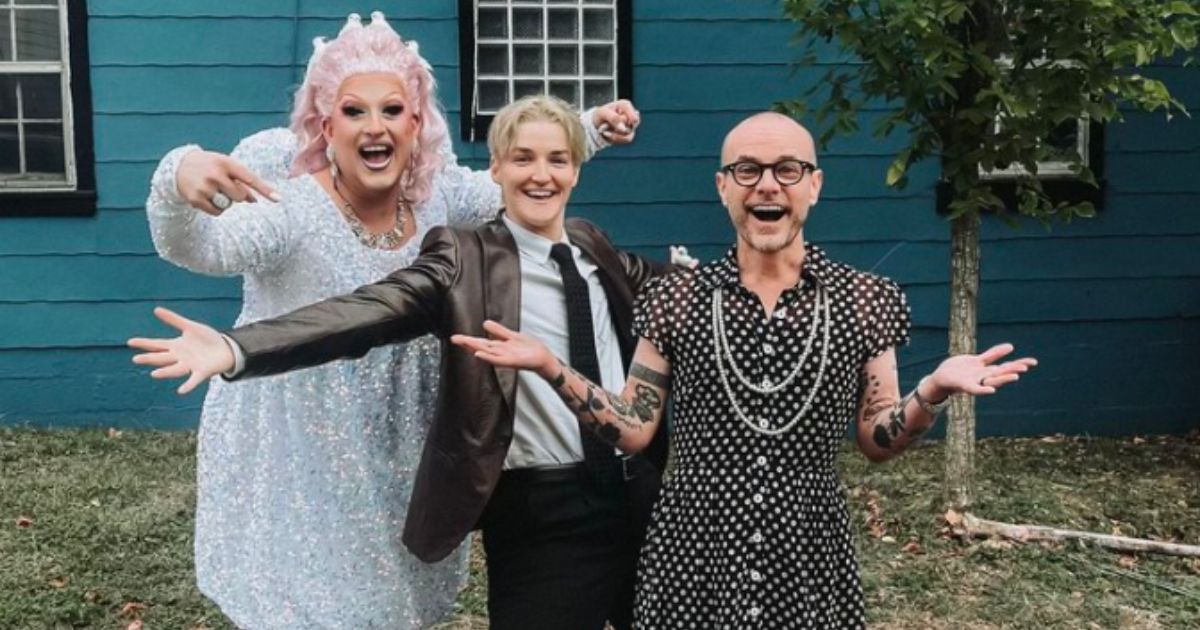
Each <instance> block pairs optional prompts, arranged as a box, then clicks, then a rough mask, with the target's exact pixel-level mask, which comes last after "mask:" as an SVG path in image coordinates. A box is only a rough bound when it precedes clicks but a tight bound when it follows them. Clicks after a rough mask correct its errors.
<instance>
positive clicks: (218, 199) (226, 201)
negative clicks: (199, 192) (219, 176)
mask: <svg viewBox="0 0 1200 630" xmlns="http://www.w3.org/2000/svg"><path fill="white" fill-rule="evenodd" d="M209 201H211V202H212V205H213V206H215V207H216V208H217V210H228V209H229V206H232V205H233V200H232V199H230V198H229V195H226V194H225V193H223V192H221V191H219V190H218V191H217V192H216V193H215V194H214V195H213V196H212V199H210V200H209Z"/></svg>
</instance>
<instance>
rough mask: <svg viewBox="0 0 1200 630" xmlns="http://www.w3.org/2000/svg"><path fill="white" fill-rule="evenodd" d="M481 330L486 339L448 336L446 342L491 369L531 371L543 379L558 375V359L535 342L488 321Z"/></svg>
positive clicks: (468, 336) (543, 346)
mask: <svg viewBox="0 0 1200 630" xmlns="http://www.w3.org/2000/svg"><path fill="white" fill-rule="evenodd" d="M483 330H484V331H485V332H487V334H488V335H489V337H490V338H484V337H472V336H471V335H451V337H450V342H451V343H453V344H454V345H456V346H459V347H461V348H465V349H467V350H468V351H470V352H473V353H475V357H476V358H479V359H482V360H484V361H487V362H488V363H491V364H492V365H495V366H499V367H509V368H516V369H518V370H532V371H535V372H537V373H538V374H541V375H542V376H543V377H546V378H550V377H552V376H554V374H557V373H558V371H559V367H558V359H556V358H555V357H554V355H553V354H551V352H550V351H549V350H548V349H546V346H545V345H544V344H542V342H540V341H538V340H537V339H534V338H533V337H530V336H529V335H522V334H521V333H519V332H516V331H514V330H509V329H508V328H505V327H504V326H503V325H501V324H500V323H498V322H494V321H491V320H488V321H485V322H483Z"/></svg>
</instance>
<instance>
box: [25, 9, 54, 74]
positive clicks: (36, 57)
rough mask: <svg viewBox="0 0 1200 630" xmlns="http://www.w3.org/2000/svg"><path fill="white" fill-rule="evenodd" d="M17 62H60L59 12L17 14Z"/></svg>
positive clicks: (43, 11)
mask: <svg viewBox="0 0 1200 630" xmlns="http://www.w3.org/2000/svg"><path fill="white" fill-rule="evenodd" d="M16 17H17V51H16V58H17V61H58V60H59V59H61V58H62V55H61V53H62V51H61V50H60V44H59V37H58V36H59V30H58V10H57V9H26V10H22V11H17V12H16Z"/></svg>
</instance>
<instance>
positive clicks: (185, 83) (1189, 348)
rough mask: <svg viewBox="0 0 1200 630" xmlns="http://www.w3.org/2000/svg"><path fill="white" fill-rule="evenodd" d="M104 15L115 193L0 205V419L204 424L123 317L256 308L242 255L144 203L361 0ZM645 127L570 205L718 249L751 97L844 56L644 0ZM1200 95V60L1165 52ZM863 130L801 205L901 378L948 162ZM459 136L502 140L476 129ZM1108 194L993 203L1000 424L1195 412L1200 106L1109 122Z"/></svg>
mask: <svg viewBox="0 0 1200 630" xmlns="http://www.w3.org/2000/svg"><path fill="white" fill-rule="evenodd" d="M375 4H376V5H380V6H381V8H382V9H383V10H384V11H385V12H386V13H387V14H388V16H389V19H390V20H391V22H392V23H393V25H394V26H396V28H397V29H398V30H399V31H400V32H401V33H402V34H404V35H405V36H406V37H410V38H413V39H416V40H418V41H419V42H420V44H421V52H422V53H423V54H424V55H425V56H426V57H427V58H428V59H429V60H430V61H431V63H432V64H433V65H434V68H435V72H436V74H437V77H438V80H439V85H440V89H441V94H442V100H443V102H444V104H445V106H446V109H447V112H448V114H449V119H450V121H451V125H452V127H455V128H457V125H458V121H459V96H458V91H459V90H458V85H459V80H458V59H457V58H458V35H457V33H458V22H457V3H456V2H451V1H449V0H441V1H438V0H403V1H400V0H391V1H389V2H384V1H380V2H376V3H375ZM88 6H89V10H90V28H91V31H90V38H91V61H92V86H93V98H94V105H95V139H96V158H97V183H98V186H99V194H100V210H99V211H98V213H97V214H96V216H95V217H93V218H85V219H65V218H64V219H0V269H3V270H4V273H0V331H3V333H2V334H0V423H18V422H31V423H35V424H41V425H56V426H62V425H73V424H87V425H101V426H107V425H113V426H153V427H162V428H185V427H192V426H194V425H195V422H196V419H197V416H198V408H199V405H200V403H201V400H202V398H201V396H199V395H197V394H193V395H191V396H188V397H183V398H180V397H177V396H175V394H174V393H173V388H172V387H170V386H168V385H166V384H163V383H157V382H153V381H151V380H150V379H149V378H147V377H146V376H145V375H144V372H145V371H144V370H142V369H137V368H135V366H133V365H132V364H130V363H129V357H130V354H131V353H130V352H129V351H128V350H126V349H125V348H124V347H123V342H124V340H125V339H126V338H127V337H129V336H132V335H135V334H148V333H153V332H163V333H165V332H166V329H165V328H163V327H161V326H159V325H158V324H157V323H156V322H155V321H154V320H153V318H152V317H151V315H150V311H151V308H152V307H153V306H154V305H156V304H163V305H166V306H169V307H171V308H175V309H178V310H180V311H181V312H183V313H184V314H186V315H188V316H193V317H196V318H198V319H202V320H205V321H209V322H213V323H216V324H220V325H227V324H229V323H231V322H232V321H233V319H234V317H235V315H236V313H237V309H238V304H239V301H238V296H239V292H240V284H239V283H238V281H237V280H236V279H219V278H205V277H201V276H197V275H194V274H191V273H188V272H186V271H183V270H179V269H176V268H174V267H172V266H171V265H169V264H167V263H165V262H162V261H160V260H158V258H157V256H156V255H155V253H154V250H153V247H152V245H151V243H150V241H149V237H148V232H147V228H146V224H145V216H144V210H143V208H142V204H143V203H144V200H145V196H146V191H147V185H148V180H149V177H150V174H151V173H152V171H153V168H154V166H155V164H156V163H157V160H158V158H159V157H160V156H161V155H162V154H163V153H165V152H166V151H167V150H168V149H170V148H171V147H173V146H177V145H179V144H183V143H186V142H198V143H200V144H202V145H204V146H206V147H211V148H214V149H223V150H228V149H230V148H232V146H233V144H234V143H235V142H236V140H237V138H239V137H241V136H243V135H245V134H247V133H249V132H251V131H253V130H256V129H260V128H263V127H267V126H272V125H278V124H283V123H284V122H285V120H286V118H285V114H286V111H287V110H288V108H289V105H290V104H289V94H290V92H291V90H292V89H293V88H294V86H295V85H296V84H297V83H298V81H299V78H300V77H301V75H302V72H303V69H304V68H303V66H304V63H305V62H306V61H307V58H308V54H309V52H310V50H311V47H310V42H311V39H312V37H313V36H314V35H316V34H330V35H332V34H333V33H335V32H336V30H337V28H338V27H339V26H340V24H341V21H342V19H344V16H345V14H346V13H348V12H350V11H352V10H358V11H360V12H363V13H365V12H367V11H369V9H370V7H369V6H361V5H360V4H359V3H355V2H346V1H342V0H337V1H329V0H324V1H318V0H295V1H293V0H280V1H276V2H265V1H260V2H243V1H235V0H218V1H214V0H206V1H205V2H186V3H185V2H170V3H167V2H159V3H146V2H139V1H135V0H92V1H91V2H89V5H88ZM633 7H634V9H633V10H634V47H633V67H634V80H633V90H634V101H635V103H636V104H637V106H638V107H639V108H640V109H641V111H642V114H643V120H644V123H643V125H642V127H641V128H640V130H639V133H638V138H637V142H636V143H635V144H634V145H632V146H629V147H621V148H616V149H611V150H608V151H605V152H604V153H602V154H601V155H600V156H598V157H597V158H596V159H595V160H594V161H593V162H592V163H590V164H589V165H588V166H587V167H586V168H585V169H584V171H583V176H582V179H581V184H580V186H579V188H578V189H577V190H576V192H575V194H574V196H573V199H572V205H571V209H570V213H572V214H575V215H578V216H584V217H588V218H590V219H593V220H595V221H597V222H598V223H600V224H601V225H602V226H603V227H605V228H606V229H607V230H608V232H609V233H610V235H611V236H612V237H613V238H614V240H615V241H617V243H619V244H620V245H622V246H624V247H627V248H630V249H632V250H634V251H638V252H640V253H644V254H647V255H650V256H654V257H657V258H662V257H664V256H665V250H666V246H667V245H668V244H683V245H687V246H689V247H690V248H691V249H692V251H693V253H695V254H698V255H699V256H700V257H701V258H704V259H708V258H711V257H714V256H717V255H720V254H721V253H722V252H723V251H724V250H725V248H726V247H728V245H729V243H731V242H732V238H733V237H732V232H731V230H730V228H729V224H728V220H727V218H726V216H725V215H724V210H723V208H722V207H721V206H720V205H719V204H718V203H716V194H715V191H714V189H713V172H714V171H715V169H716V167H717V154H718V150H719V146H720V142H721V139H722V137H723V135H724V133H725V132H726V131H727V130H728V129H729V128H730V127H731V126H732V125H733V124H734V123H735V122H736V121H738V120H739V119H741V118H743V117H744V116H746V115H748V114H750V113H753V112H756V111H760V110H762V109H765V108H767V107H769V106H770V104H771V103H772V102H775V101H778V100H783V99H789V98H795V97H797V96H799V95H800V94H802V93H803V90H804V89H805V88H806V87H807V86H808V85H811V84H813V83H814V82H816V81H819V80H820V77H821V76H822V74H823V73H824V70H825V68H823V67H821V65H828V64H835V63H844V62H845V60H844V59H841V58H840V57H839V56H838V55H837V54H836V52H835V51H833V50H832V49H830V48H829V47H820V48H819V49H818V50H819V60H820V65H818V67H816V68H800V69H798V68H794V67H793V66H792V65H791V62H792V61H793V60H794V59H795V58H796V57H797V56H798V51H797V49H795V48H790V47H788V42H789V40H790V39H791V38H792V35H793V30H794V29H793V27H792V25H791V24H789V23H787V22H784V21H782V20H781V19H780V18H779V17H778V16H779V7H778V3H777V2H774V1H768V0H745V1H742V2H727V1H722V0H690V1H689V0H653V1H652V0H634V2H633ZM1151 71H1152V72H1154V73H1157V74H1160V75H1161V76H1163V77H1164V78H1166V79H1167V80H1168V84H1169V85H1170V86H1171V87H1172V89H1173V90H1174V92H1175V93H1176V94H1177V96H1178V97H1179V98H1180V99H1181V100H1182V101H1183V102H1184V103H1185V104H1186V105H1188V106H1189V107H1190V108H1192V109H1193V110H1195V109H1200V73H1198V72H1197V70H1196V69H1195V68H1182V67H1178V66H1168V67H1159V68H1154V69H1152V70H1151ZM886 111H887V105H886V104H882V103H880V104H876V105H875V106H873V107H871V108H868V111H866V112H865V113H864V114H863V120H862V127H863V128H864V129H865V130H866V131H864V132H861V133H858V134H855V135H851V136H846V137H842V138H839V139H837V140H835V141H834V142H833V143H832V144H831V146H829V147H828V148H827V149H826V150H825V151H823V152H822V155H821V159H820V161H821V166H822V167H823V169H824V170H825V176H826V187H825V190H824V193H823V194H822V199H821V202H820V204H819V205H818V206H816V207H815V208H814V209H813V213H812V216H811V220H810V222H809V224H808V226H807V227H806V229H805V236H806V238H807V239H808V240H810V241H812V242H815V243H818V244H820V245H822V246H824V247H825V248H826V249H827V250H828V251H829V252H830V253H831V254H832V255H833V256H834V257H836V258H840V259H842V260H844V261H846V262H849V263H851V264H853V265H855V266H857V267H860V268H863V269H872V270H874V271H876V272H878V273H882V274H885V275H888V276H890V277H892V278H894V279H895V280H897V281H898V282H900V283H901V284H902V285H903V286H904V287H905V289H906V291H907V293H908V297H909V301H910V303H911V305H912V309H913V316H914V323H915V329H914V341H913V343H912V345H911V346H909V347H908V348H905V349H903V350H902V351H901V353H900V357H901V368H902V380H903V381H904V384H905V386H906V387H907V386H908V385H909V384H911V383H913V382H915V380H916V378H917V377H919V376H920V375H921V374H923V373H925V372H927V371H929V370H931V369H932V368H933V366H935V365H936V363H937V361H938V360H940V358H941V357H942V356H943V355H944V352H945V346H946V343H945V338H946V321H947V302H948V293H947V278H948V264H949V263H948V236H949V229H948V225H947V224H946V223H945V221H944V220H943V219H942V218H941V217H939V216H938V215H937V213H936V212H935V200H934V197H935V196H934V180H935V178H936V173H937V167H936V164H934V163H931V162H929V163H923V164H920V165H918V166H917V167H916V168H915V170H914V171H913V172H912V174H911V180H912V181H911V183H910V185H909V186H908V187H907V188H906V189H905V190H903V191H893V190H889V189H887V188H886V187H885V186H884V185H883V174H884V171H885V169H886V168H887V165H888V164H889V163H890V160H891V158H892V156H894V154H895V151H896V149H897V147H898V146H899V145H900V142H901V141H902V140H903V137H902V136H900V135H899V134H897V135H894V136H893V137H890V138H884V139H877V138H875V137H873V136H872V135H871V134H870V133H869V130H870V129H871V126H872V121H873V120H874V119H876V118H878V117H879V116H881V115H882V114H883V113H884V112H886ZM454 137H455V139H456V140H455V142H456V150H457V152H458V154H459V156H460V158H461V159H462V160H463V161H464V162H467V163H469V164H474V165H476V166H482V165H484V164H486V148H485V147H484V146H483V145H482V144H464V143H462V142H461V141H459V140H458V138H459V137H460V136H459V134H457V133H455V134H454ZM1105 162H1106V176H1107V180H1108V185H1107V197H1106V199H1105V203H1104V209H1103V210H1101V212H1100V214H1099V216H1098V217H1097V218H1096V219H1094V220H1079V221H1076V222H1075V223H1072V224H1070V225H1058V226H1054V229H1053V230H1052V231H1048V230H1046V229H1044V228H1042V227H1041V226H1039V225H1037V224H1033V225H1022V226H1020V227H1018V228H1012V227H1009V226H1007V225H1004V224H1003V223H1002V222H1000V221H998V220H996V219H995V218H988V219H986V220H985V224H984V230H983V233H984V243H983V272H982V273H983V286H982V291H981V296H980V332H979V336H980V345H981V346H986V345H988V344H991V343H994V342H998V341H1001V340H1011V341H1013V342H1015V343H1016V344H1017V345H1018V348H1020V349H1021V350H1022V351H1024V352H1029V353H1033V354H1036V355H1037V356H1038V357H1039V358H1040V359H1041V360H1042V365H1041V367H1039V368H1038V370H1037V371H1036V372H1035V373H1034V374H1031V375H1030V376H1029V377H1028V378H1026V379H1025V380H1024V381H1023V382H1022V383H1021V384H1020V388H1019V389H1017V388H1014V389H1013V390H1011V391H1008V392H1004V393H1003V394H1001V395H1000V396H997V397H995V398H994V399H990V400H985V401H981V403H980V406H979V412H980V433H981V434H985V435H986V434H1037V433H1051V432H1069V433H1131V432H1151V431H1177V430H1184V429H1187V428H1190V427H1195V426H1197V425H1198V424H1200V420H1197V418H1196V414H1195V413H1194V412H1193V411H1192V410H1193V409H1195V408H1196V406H1197V404H1196V403H1198V402H1200V393H1198V392H1200V389H1198V388H1196V387H1194V386H1192V382H1193V381H1195V380H1196V378H1197V377H1198V376H1200V367H1197V365H1196V363H1197V362H1196V361H1195V359H1194V357H1196V356H1197V350H1200V348H1198V347H1197V346H1198V345H1200V290H1198V289H1200V253H1197V252H1198V251H1200V204H1198V202H1200V178H1197V177H1196V176H1195V173H1197V172H1200V122H1197V121H1195V120H1192V119H1188V118H1185V117H1176V118H1174V119H1173V120H1171V121H1170V122H1167V121H1166V120H1165V119H1164V117H1163V116H1162V115H1161V114H1156V115H1150V114H1140V113H1133V112H1130V113H1129V114H1128V115H1127V118H1126V121H1125V122H1123V123H1119V124H1113V125H1110V126H1109V128H1108V129H1107V132H1106V137H1105Z"/></svg>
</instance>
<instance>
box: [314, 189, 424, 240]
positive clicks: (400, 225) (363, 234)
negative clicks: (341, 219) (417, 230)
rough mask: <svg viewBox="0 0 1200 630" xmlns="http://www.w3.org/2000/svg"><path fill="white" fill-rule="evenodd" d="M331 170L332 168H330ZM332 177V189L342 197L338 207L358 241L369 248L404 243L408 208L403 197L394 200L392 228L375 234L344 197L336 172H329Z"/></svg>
mask: <svg viewBox="0 0 1200 630" xmlns="http://www.w3.org/2000/svg"><path fill="white" fill-rule="evenodd" d="M331 170H332V169H331ZM330 174H331V175H332V179H333V190H334V192H336V193H337V194H338V197H341V198H342V204H341V205H340V206H338V209H339V210H341V211H342V214H343V215H345V217H346V222H347V223H349V224H350V231H351V232H354V236H355V238H357V239H358V242H360V243H362V244H363V245H366V246H367V247H370V248H371V249H397V248H399V247H400V245H402V244H403V243H404V228H405V226H406V224H407V221H408V218H407V217H406V216H405V213H404V211H405V209H406V208H408V202H407V201H405V200H404V198H403V197H401V198H399V199H397V200H396V224H395V225H393V226H392V229H390V230H388V231H386V232H381V233H378V234H376V233H375V232H372V231H370V230H368V229H367V226H365V225H363V222H362V219H359V218H358V213H356V212H355V211H354V206H353V205H351V204H350V200H349V199H347V198H346V194H345V193H343V192H342V188H341V186H339V185H338V176H337V173H336V172H331V173H330Z"/></svg>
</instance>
